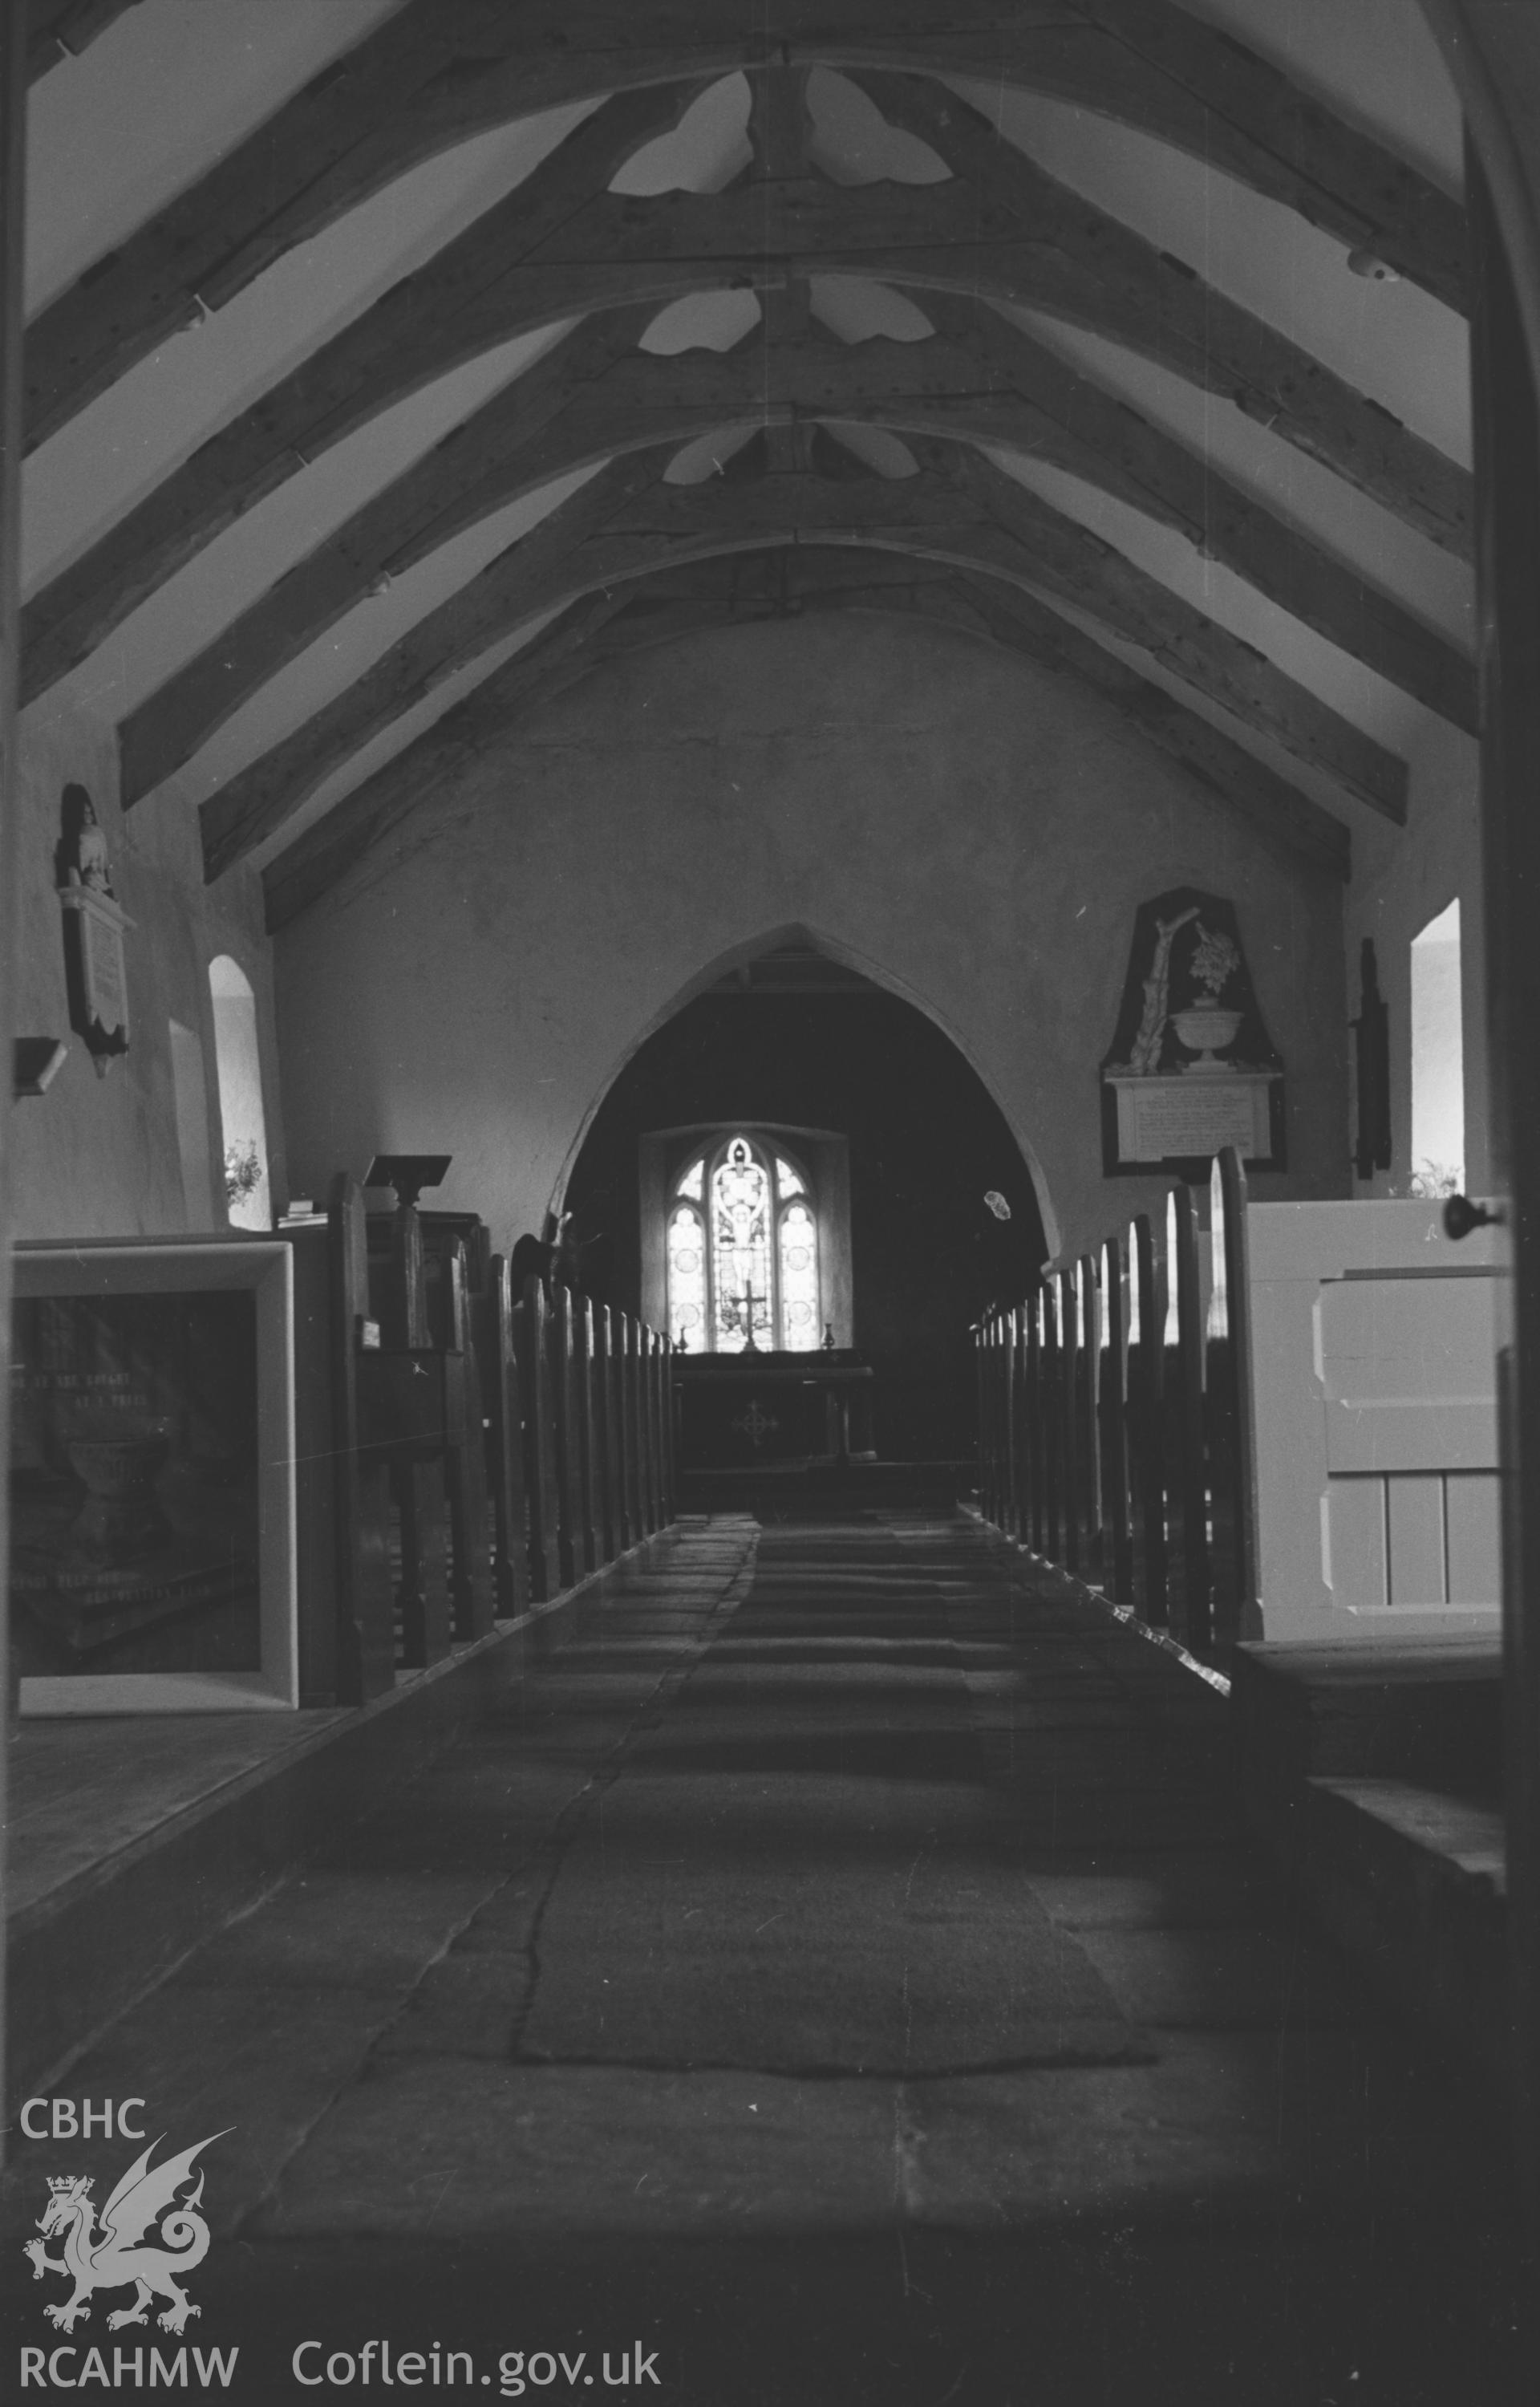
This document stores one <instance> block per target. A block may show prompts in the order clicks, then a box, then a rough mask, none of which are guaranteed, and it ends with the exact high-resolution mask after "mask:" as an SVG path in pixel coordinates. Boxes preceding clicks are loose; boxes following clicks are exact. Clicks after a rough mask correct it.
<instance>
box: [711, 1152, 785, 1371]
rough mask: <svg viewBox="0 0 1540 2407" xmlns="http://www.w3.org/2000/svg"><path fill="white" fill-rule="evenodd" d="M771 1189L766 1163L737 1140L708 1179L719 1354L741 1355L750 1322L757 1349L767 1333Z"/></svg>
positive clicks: (772, 1341)
mask: <svg viewBox="0 0 1540 2407" xmlns="http://www.w3.org/2000/svg"><path fill="white" fill-rule="evenodd" d="M712 1274H713V1281H712V1283H713V1287H714V1289H715V1290H716V1297H715V1301H716V1311H715V1317H714V1320H713V1330H714V1344H715V1350H716V1351H717V1353H718V1354H741V1353H742V1350H743V1348H744V1346H746V1345H747V1344H748V1342H749V1330H750V1326H751V1323H752V1326H753V1331H754V1342H755V1344H756V1346H773V1345H774V1344H775V1339H774V1337H773V1336H772V1335H771V1333H770V1329H771V1323H770V1313H771V1303H772V1299H771V1295H770V1179H769V1176H768V1175H767V1174H766V1170H765V1165H764V1163H763V1162H762V1161H759V1160H758V1159H757V1157H756V1155H755V1154H754V1153H753V1152H752V1151H751V1149H750V1147H749V1144H748V1141H747V1139H746V1138H744V1137H741V1136H735V1137H734V1138H733V1140H732V1142H731V1144H730V1145H729V1146H728V1149H727V1152H726V1153H725V1155H724V1156H723V1158H722V1160H721V1161H719V1162H718V1164H717V1166H716V1169H715V1171H714V1172H713V1175H712Z"/></svg>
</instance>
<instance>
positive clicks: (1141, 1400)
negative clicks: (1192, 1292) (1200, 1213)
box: [1126, 1212, 1170, 1630]
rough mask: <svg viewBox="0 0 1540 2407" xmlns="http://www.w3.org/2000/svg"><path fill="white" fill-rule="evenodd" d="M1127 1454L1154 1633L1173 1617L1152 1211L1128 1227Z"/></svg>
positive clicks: (1141, 1596)
mask: <svg viewBox="0 0 1540 2407" xmlns="http://www.w3.org/2000/svg"><path fill="white" fill-rule="evenodd" d="M1128 1247H1129V1336H1128V1415H1127V1423H1126V1426H1127V1431H1128V1452H1129V1488H1130V1503H1131V1519H1132V1525H1133V1526H1132V1532H1131V1534H1132V1539H1133V1558H1134V1597H1133V1601H1134V1603H1135V1604H1136V1606H1137V1609H1138V1612H1139V1614H1140V1617H1141V1618H1142V1619H1144V1620H1145V1621H1148V1622H1150V1623H1151V1626H1152V1627H1153V1628H1155V1629H1157V1630H1161V1629H1164V1628H1165V1627H1166V1622H1167V1621H1168V1619H1169V1617H1170V1614H1169V1586H1168V1582H1169V1558H1168V1550H1167V1531H1166V1471H1165V1434H1164V1432H1165V1424H1166V1257H1165V1252H1164V1249H1163V1248H1161V1247H1158V1246H1156V1243H1155V1232H1154V1226H1153V1223H1152V1222H1151V1219H1150V1217H1149V1215H1148V1213H1144V1212H1141V1213H1139V1214H1138V1216H1137V1218H1135V1219H1134V1220H1133V1221H1132V1222H1131V1224H1130V1227H1129V1232H1128Z"/></svg>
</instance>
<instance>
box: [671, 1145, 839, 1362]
mask: <svg viewBox="0 0 1540 2407" xmlns="http://www.w3.org/2000/svg"><path fill="white" fill-rule="evenodd" d="M666 1241H667V1242H666V1255H667V1264H668V1295H669V1330H670V1333H671V1336H672V1338H673V1340H674V1343H675V1344H676V1345H678V1346H684V1347H685V1350H686V1351H692V1350H693V1351H696V1352H701V1351H704V1352H707V1353H716V1354H741V1353H742V1351H743V1349H744V1347H745V1346H747V1344H748V1342H749V1332H750V1328H751V1325H752V1329H753V1336H754V1343H755V1345H756V1346H757V1347H759V1348H760V1349H761V1350H765V1351H770V1350H780V1351H785V1352H791V1353H798V1354H805V1353H811V1352H812V1350H813V1349H814V1348H815V1347H816V1346H817V1345H818V1344H819V1341H820V1338H821V1335H822V1331H823V1319H822V1316H821V1298H820V1289H819V1281H818V1267H819V1265H818V1220H817V1214H816V1211H815V1209H814V1203H813V1198H812V1194H811V1193H810V1191H809V1188H808V1182H807V1180H806V1178H805V1177H804V1175H803V1174H802V1173H801V1171H799V1170H798V1168H797V1166H796V1164H795V1163H794V1162H792V1161H788V1160H787V1159H786V1157H785V1156H784V1154H780V1153H769V1152H762V1151H761V1150H760V1147H759V1145H758V1144H757V1142H756V1140H755V1139H754V1138H753V1137H751V1136H749V1135H746V1134H744V1133H742V1132H740V1133H738V1134H736V1135H733V1136H730V1137H729V1138H728V1141H727V1143H726V1144H725V1145H723V1146H722V1147H720V1149H719V1150H716V1151H714V1152H711V1153H707V1154H705V1155H697V1157H696V1158H695V1160H694V1161H691V1162H690V1164H689V1166H688V1168H687V1169H686V1170H685V1173H684V1174H683V1175H682V1176H681V1177H679V1178H678V1179H677V1180H676V1181H675V1184H674V1188H673V1201H672V1203H671V1206H670V1213H669V1219H668V1224H667V1230H666Z"/></svg>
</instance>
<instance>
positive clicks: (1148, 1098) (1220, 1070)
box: [1101, 886, 1284, 1178]
mask: <svg viewBox="0 0 1540 2407" xmlns="http://www.w3.org/2000/svg"><path fill="white" fill-rule="evenodd" d="M1101 1112H1102V1166H1103V1168H1104V1170H1105V1171H1106V1173H1107V1175H1109V1177H1110V1176H1115V1175H1119V1174H1131V1173H1134V1172H1137V1171H1147V1170H1168V1171H1174V1172H1175V1173H1176V1174H1177V1175H1178V1176H1179V1177H1183V1178H1197V1177H1202V1176H1207V1175H1208V1164H1209V1162H1210V1161H1211V1160H1212V1158H1213V1156H1214V1155H1215V1154H1216V1153H1217V1152H1218V1151H1219V1150H1220V1148H1221V1147H1222V1146H1226V1145H1233V1146H1234V1147H1236V1151H1237V1152H1238V1153H1239V1155H1240V1157H1241V1159H1242V1161H1246V1162H1248V1163H1249V1164H1250V1165H1251V1167H1252V1168H1254V1169H1258V1170H1281V1169H1282V1168H1283V1166H1284V1145H1283V1132H1284V1118H1283V1063H1282V1061H1281V1059H1280V1058H1279V1055H1278V1053H1277V1052H1276V1051H1275V1050H1274V1048H1273V1046H1272V1043H1271V1040H1270V1039H1269V1037H1268V1034H1267V1031H1266V1029H1265V1027H1264V1024H1263V1019H1262V1014H1261V1011H1260V1009H1259V1007H1258V1004H1257V999H1256V993H1255V990H1254V989H1253V987H1252V984H1251V974H1250V969H1249V968H1248V967H1247V962H1246V955H1245V951H1244V949H1243V947H1242V945H1241V941H1240V930H1239V927H1238V924H1237V922H1236V911H1235V905H1234V904H1232V903H1227V902H1226V901H1225V900H1224V899H1223V897H1222V896H1221V895H1218V894H1205V893H1203V892H1201V891H1200V890H1199V889H1198V888H1196V887H1194V886H1180V887H1174V888H1173V889H1172V890H1170V892H1169V893H1166V894H1157V895H1156V896H1154V898H1153V899H1152V900H1151V901H1150V902H1148V903H1144V904H1140V906H1139V910H1138V913H1137V917H1136V919H1135V921H1134V941H1133V945H1132V947H1131V949H1130V952H1129V961H1128V976H1127V978H1126V980H1125V982H1124V985H1123V1003H1122V1005H1121V1008H1120V1010H1119V1013H1118V1022H1117V1027H1116V1029H1115V1030H1114V1032H1113V1037H1112V1043H1111V1046H1110V1047H1109V1051H1108V1053H1107V1056H1106V1058H1105V1060H1104V1061H1103V1062H1102V1065H1101Z"/></svg>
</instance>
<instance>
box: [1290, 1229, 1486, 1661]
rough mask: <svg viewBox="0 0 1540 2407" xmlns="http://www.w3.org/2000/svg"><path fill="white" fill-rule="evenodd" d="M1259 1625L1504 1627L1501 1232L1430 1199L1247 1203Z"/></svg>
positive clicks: (1467, 1630)
mask: <svg viewBox="0 0 1540 2407" xmlns="http://www.w3.org/2000/svg"><path fill="white" fill-rule="evenodd" d="M1246 1218H1247V1232H1248V1237H1249V1241H1250V1281H1249V1285H1250V1298H1251V1335H1252V1361H1253V1364H1254V1372H1253V1388H1254V1398H1255V1431H1256V1465H1257V1557H1258V1588H1259V1591H1260V1594H1261V1599H1262V1617H1263V1634H1264V1638H1266V1639H1267V1640H1270V1641H1279V1640H1281V1641H1284V1642H1288V1641H1291V1640H1297V1641H1300V1642H1305V1643H1309V1644H1312V1645H1320V1644H1321V1643H1322V1642H1328V1643H1334V1644H1335V1643H1338V1642H1342V1641H1347V1642H1352V1641H1354V1640H1370V1639H1372V1640H1375V1641H1377V1642H1378V1643H1380V1644H1384V1643H1385V1642H1387V1641H1391V1642H1392V1643H1393V1642H1394V1641H1396V1640H1397V1639H1402V1640H1405V1641H1406V1642H1407V1643H1409V1644H1410V1643H1419V1642H1420V1643H1425V1642H1426V1641H1428V1640H1429V1639H1437V1638H1439V1637H1443V1636H1448V1637H1451V1638H1454V1637H1463V1638H1467V1639H1471V1638H1476V1637H1485V1636H1488V1635H1493V1636H1494V1635H1495V1634H1496V1631H1497V1629H1498V1621H1499V1605H1500V1597H1501V1575H1500V1569H1499V1538H1498V1531H1499V1507H1498V1476H1497V1405H1496V1353H1497V1346H1498V1320H1497V1311H1496V1307H1497V1303H1498V1289H1497V1282H1498V1279H1499V1277H1500V1276H1502V1275H1503V1266H1502V1259H1501V1256H1500V1254H1499V1250H1498V1246H1499V1242H1500V1239H1499V1232H1495V1231H1493V1230H1491V1229H1479V1230H1476V1232H1473V1234H1472V1235H1471V1236H1469V1237H1468V1238H1466V1239H1465V1240H1464V1242H1463V1243H1462V1244H1460V1245H1454V1244H1452V1243H1451V1242H1450V1240H1449V1239H1448V1237H1446V1236H1445V1234H1444V1232H1443V1222H1442V1206H1441V1205H1440V1204H1438V1203H1420V1202H1408V1203H1252V1204H1251V1205H1250V1208H1249V1210H1248V1212H1247V1216H1246Z"/></svg>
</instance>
